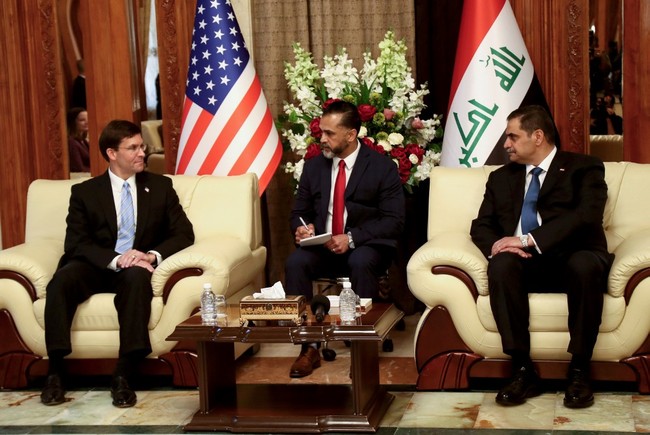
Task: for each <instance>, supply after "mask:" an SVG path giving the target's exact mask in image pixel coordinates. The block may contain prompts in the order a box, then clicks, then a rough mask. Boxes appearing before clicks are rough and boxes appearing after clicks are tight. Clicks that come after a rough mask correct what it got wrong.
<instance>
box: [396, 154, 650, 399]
mask: <svg viewBox="0 0 650 435" xmlns="http://www.w3.org/2000/svg"><path fill="white" fill-rule="evenodd" d="M494 169H495V167H482V168H472V169H460V168H442V167H436V168H434V170H433V171H432V173H431V185H430V197H429V198H430V200H429V217H428V237H427V240H428V241H427V242H426V243H425V244H424V245H423V246H422V247H421V248H420V249H418V250H417V251H416V252H415V253H414V255H413V256H412V257H411V259H410V260H409V263H408V266H407V278H408V285H409V288H410V289H411V291H412V292H413V294H414V295H415V296H416V297H417V298H418V299H419V300H421V301H422V302H423V303H424V304H425V305H426V309H425V311H424V313H423V315H422V317H421V319H420V321H419V324H418V327H417V331H416V334H415V358H416V364H417V369H418V372H419V377H418V383H417V388H418V389H421V390H439V389H465V388H468V387H469V385H470V381H471V379H472V378H492V377H507V376H509V374H510V371H509V361H508V359H507V358H508V357H507V356H506V355H505V354H503V352H502V348H501V340H500V336H499V333H498V331H497V328H496V324H495V321H494V317H493V316H492V312H491V309H490V301H489V298H490V295H489V291H488V285H487V260H486V259H485V257H484V256H483V255H482V254H481V252H480V251H479V250H478V248H476V246H475V245H474V244H473V243H472V240H471V238H470V235H469V229H470V224H471V221H472V219H474V218H475V217H476V215H477V212H478V209H479V206H480V204H481V201H482V199H483V192H484V188H485V183H486V181H487V177H488V174H489V172H490V171H492V170H494ZM605 178H606V181H607V184H608V200H607V205H606V208H605V215H604V222H603V226H604V228H605V232H606V235H607V241H608V246H609V250H610V252H613V253H614V254H615V255H616V258H615V261H614V264H613V266H612V269H611V271H610V274H609V280H608V290H607V294H606V295H605V304H604V308H603V318H602V324H601V327H600V333H599V336H598V341H597V343H596V347H595V349H594V356H593V361H594V362H593V363H592V375H593V377H594V378H595V379H599V380H619V381H629V382H636V383H637V385H638V389H639V391H640V392H642V393H649V392H650V384H649V379H650V364H649V363H650V358H649V357H648V355H649V352H650V336H649V332H650V315H648V309H649V308H650V279H647V277H648V276H650V189H649V188H648V183H650V165H642V164H634V163H625V162H622V163H605ZM529 300H530V311H531V317H530V331H531V332H530V334H531V347H532V349H531V354H532V355H531V356H532V358H533V359H534V360H535V363H536V364H537V367H538V369H539V370H540V375H541V376H542V377H545V378H555V379H561V378H564V377H565V375H566V368H567V363H568V360H569V359H570V354H569V353H567V352H566V348H567V345H568V343H569V333H568V328H567V317H568V309H567V304H566V295H565V294H531V295H530V298H529Z"/></svg>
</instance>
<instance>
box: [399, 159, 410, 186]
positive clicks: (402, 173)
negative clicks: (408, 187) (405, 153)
mask: <svg viewBox="0 0 650 435" xmlns="http://www.w3.org/2000/svg"><path fill="white" fill-rule="evenodd" d="M412 166H413V165H412V164H411V161H410V160H409V159H401V160H399V167H398V172H399V178H400V179H401V180H402V184H406V182H407V181H408V179H409V177H410V176H411V167H412Z"/></svg>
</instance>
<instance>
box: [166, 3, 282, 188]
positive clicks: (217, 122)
mask: <svg viewBox="0 0 650 435" xmlns="http://www.w3.org/2000/svg"><path fill="white" fill-rule="evenodd" d="M281 157H282V144H281V142H280V136H279V135H278V132H277V130H276V128H275V125H274V123H273V117H272V116H271V112H270V111H269V108H268V105H267V102H266V97H265V96H264V92H263V91H262V86H261V84H260V81H259V79H258V77H257V74H256V72H255V67H254V65H253V61H252V60H251V58H250V55H249V53H248V50H247V49H246V44H245V43H244V38H243V37H242V34H241V31H240V29H239V24H237V19H236V17H235V12H234V11H233V9H232V5H231V4H230V1H229V0H198V1H197V5H196V16H195V19H194V31H193V34H192V48H191V52H190V64H189V69H188V72H187V83H186V90H185V102H184V105H183V120H182V127H181V138H180V142H179V149H178V159H177V162H176V173H177V174H199V175H203V174H213V175H239V174H244V173H247V172H255V173H256V174H257V176H258V178H259V187H260V188H259V190H260V194H261V193H262V192H264V189H265V188H266V186H267V185H268V184H269V181H270V180H271V177H272V176H273V173H274V172H275V170H276V169H277V167H278V164H279V163H280V159H281Z"/></svg>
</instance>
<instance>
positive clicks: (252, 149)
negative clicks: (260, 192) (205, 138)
mask: <svg viewBox="0 0 650 435" xmlns="http://www.w3.org/2000/svg"><path fill="white" fill-rule="evenodd" d="M272 127H273V119H272V118H271V112H269V110H268V108H267V109H266V113H265V114H264V118H263V119H262V122H260V125H259V126H258V127H257V130H255V133H254V134H253V137H251V140H250V141H249V142H248V144H246V147H245V148H244V149H243V150H242V153H241V155H240V156H239V158H238V159H237V162H235V164H234V165H233V167H232V168H231V169H230V172H229V173H228V175H239V174H245V173H246V172H247V171H248V168H250V166H251V164H252V163H253V161H254V160H255V158H256V157H257V155H258V154H259V152H260V150H261V149H262V147H263V146H264V142H266V138H268V137H269V133H270V132H271V128H272Z"/></svg>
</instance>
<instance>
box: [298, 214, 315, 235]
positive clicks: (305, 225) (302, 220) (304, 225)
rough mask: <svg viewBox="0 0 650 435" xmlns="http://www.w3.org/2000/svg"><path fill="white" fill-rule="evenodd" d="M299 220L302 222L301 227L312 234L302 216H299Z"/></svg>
mask: <svg viewBox="0 0 650 435" xmlns="http://www.w3.org/2000/svg"><path fill="white" fill-rule="evenodd" d="M300 222H302V226H303V227H305V228H307V232H308V233H309V235H312V233H311V230H310V229H309V227H308V226H307V223H306V222H305V220H304V219H303V218H302V217H301V218H300Z"/></svg>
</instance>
